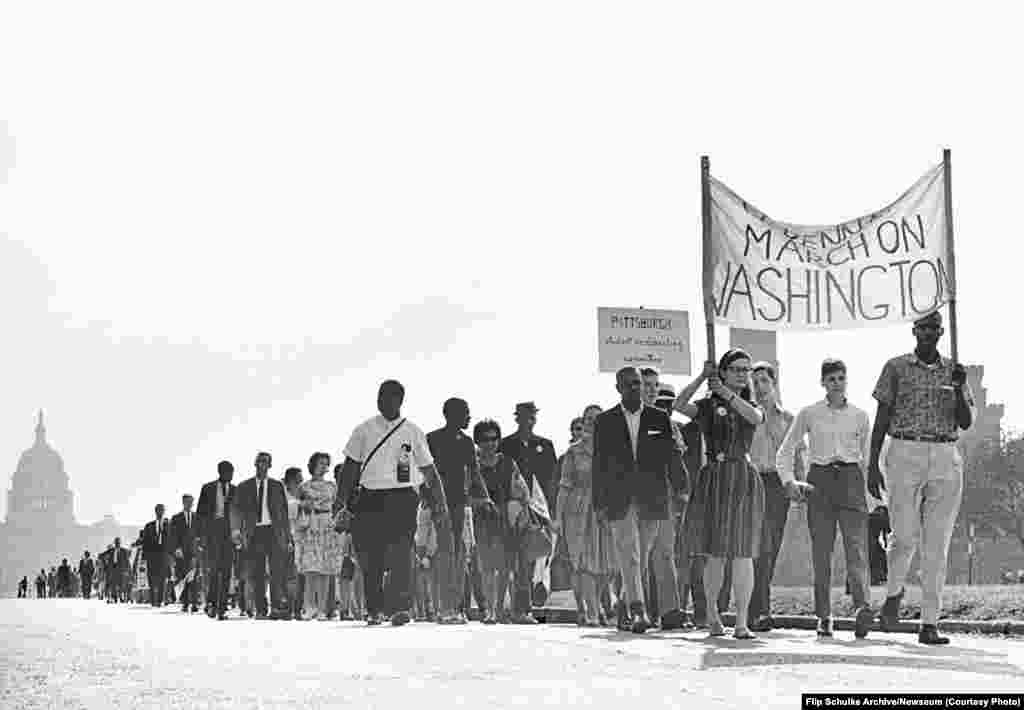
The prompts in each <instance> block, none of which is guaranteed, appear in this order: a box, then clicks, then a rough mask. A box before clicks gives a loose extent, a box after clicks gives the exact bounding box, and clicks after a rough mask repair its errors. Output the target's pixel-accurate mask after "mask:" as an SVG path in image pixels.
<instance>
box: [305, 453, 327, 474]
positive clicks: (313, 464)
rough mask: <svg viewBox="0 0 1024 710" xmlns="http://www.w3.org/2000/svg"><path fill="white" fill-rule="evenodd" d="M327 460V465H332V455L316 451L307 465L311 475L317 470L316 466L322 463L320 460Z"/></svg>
mask: <svg viewBox="0 0 1024 710" xmlns="http://www.w3.org/2000/svg"><path fill="white" fill-rule="evenodd" d="M323 458H325V459H327V465H328V466H330V465H331V463H330V462H331V455H330V454H328V453H327V452H325V451H316V452H314V453H313V455H312V456H310V457H309V463H307V464H306V468H307V469H309V472H310V473H313V471H314V470H315V469H316V465H317V464H318V463H320V459H323Z"/></svg>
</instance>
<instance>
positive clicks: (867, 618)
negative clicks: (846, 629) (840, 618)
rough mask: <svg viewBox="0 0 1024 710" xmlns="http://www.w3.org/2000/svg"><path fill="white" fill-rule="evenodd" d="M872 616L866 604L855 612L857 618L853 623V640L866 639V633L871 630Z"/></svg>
mask: <svg viewBox="0 0 1024 710" xmlns="http://www.w3.org/2000/svg"><path fill="white" fill-rule="evenodd" d="M874 616H875V615H874V613H872V611H871V607H869V606H868V605H867V604H865V605H864V606H862V607H861V608H860V609H858V610H857V617H856V618H855V619H854V621H853V637H854V638H858V639H862V638H867V635H868V631H870V630H871V622H872V621H874Z"/></svg>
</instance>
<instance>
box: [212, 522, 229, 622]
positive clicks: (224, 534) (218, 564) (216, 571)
mask: <svg viewBox="0 0 1024 710" xmlns="http://www.w3.org/2000/svg"><path fill="white" fill-rule="evenodd" d="M234 562H235V548H234V545H232V544H231V532H230V530H229V526H228V521H227V519H226V518H215V519H213V520H212V521H211V522H210V530H209V531H208V533H207V535H206V564H207V570H208V574H207V575H206V585H207V586H206V603H207V606H210V607H212V608H213V610H214V611H216V612H217V613H218V614H223V613H224V612H225V611H227V608H228V585H230V584H231V568H232V566H233V565H234Z"/></svg>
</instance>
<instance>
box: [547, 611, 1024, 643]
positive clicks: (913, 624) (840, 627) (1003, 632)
mask: <svg viewBox="0 0 1024 710" xmlns="http://www.w3.org/2000/svg"><path fill="white" fill-rule="evenodd" d="M533 616H534V618H536V619H537V621H539V622H541V623H547V624H575V623H576V610H575V609H559V608H552V607H543V608H538V609H534V610H533ZM772 620H773V621H774V625H775V628H776V629H800V630H804V631H814V630H815V629H817V628H818V619H817V618H816V617H813V616H773V617H772ZM722 622H723V623H724V624H725V625H726V626H732V625H733V624H734V623H735V622H736V615H735V614H722ZM832 627H833V628H834V629H835V630H836V631H851V632H852V631H853V628H854V624H853V619H852V618H833V619H832ZM938 627H939V630H940V631H945V632H947V633H955V634H972V633H980V634H985V635H998V636H1015V635H1024V621H957V620H954V619H949V620H940V621H939V623H938ZM919 630H920V622H919V621H908V620H900V622H899V625H898V626H897V627H896V628H895V629H892V630H891V631H890V632H888V633H901V634H916V633H917V632H918V631H919ZM871 631H872V632H874V633H886V632H883V631H882V630H881V628H880V627H879V625H878V621H877V620H876V621H874V622H873V623H872V624H871Z"/></svg>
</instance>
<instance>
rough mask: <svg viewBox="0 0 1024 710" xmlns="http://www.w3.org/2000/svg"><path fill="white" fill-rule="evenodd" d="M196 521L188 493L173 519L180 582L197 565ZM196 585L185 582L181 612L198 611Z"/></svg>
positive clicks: (175, 558)
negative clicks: (179, 510)
mask: <svg viewBox="0 0 1024 710" xmlns="http://www.w3.org/2000/svg"><path fill="white" fill-rule="evenodd" d="M195 545H196V520H195V513H193V512H192V496H191V495H189V494H188V493H186V494H185V495H183V496H182V497H181V512H180V513H175V514H174V517H172V518H171V544H170V549H171V551H172V553H173V554H174V576H175V577H176V578H177V579H178V580H179V582H180V581H181V580H183V579H185V578H186V577H187V576H188V574H189V572H191V571H192V567H193V565H194V563H195ZM196 589H197V587H196V583H195V580H194V579H193V580H192V581H189V582H185V584H184V586H183V587H182V589H181V610H182V611H185V612H187V611H189V608H190V607H191V610H192V611H193V612H194V611H197V609H196Z"/></svg>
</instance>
